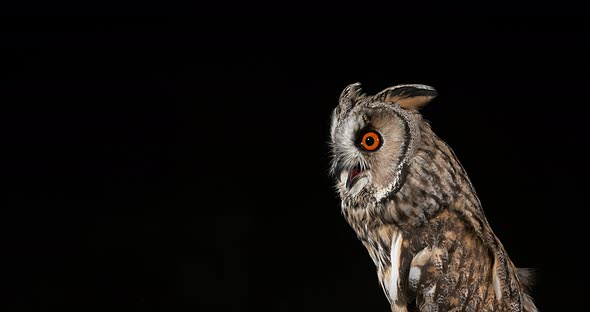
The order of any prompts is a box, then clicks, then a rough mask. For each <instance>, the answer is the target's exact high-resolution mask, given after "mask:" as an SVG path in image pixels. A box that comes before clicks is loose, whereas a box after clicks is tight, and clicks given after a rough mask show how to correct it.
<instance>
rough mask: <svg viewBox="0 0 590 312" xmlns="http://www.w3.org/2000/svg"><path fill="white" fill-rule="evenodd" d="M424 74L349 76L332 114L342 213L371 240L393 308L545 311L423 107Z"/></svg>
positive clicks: (428, 95) (427, 97)
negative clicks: (379, 82) (368, 81)
mask: <svg viewBox="0 0 590 312" xmlns="http://www.w3.org/2000/svg"><path fill="white" fill-rule="evenodd" d="M436 96H437V92H436V90H435V89H434V88H432V87H430V86H426V85H420V84H406V85H397V86H393V87H390V88H387V89H385V90H383V91H381V92H379V93H377V94H375V95H366V94H363V93H362V92H361V88H360V84H359V83H355V84H351V85H349V86H347V87H346V88H345V89H344V91H343V92H342V94H341V96H340V101H339V105H338V106H337V107H336V108H335V109H334V111H333V115H332V124H331V130H330V135H331V142H330V145H331V153H332V155H331V156H332V158H331V173H332V175H333V176H334V179H335V182H336V189H337V192H338V194H339V196H340V199H341V201H342V204H341V205H342V207H341V208H342V214H343V215H344V218H345V219H346V221H347V222H348V223H349V224H350V226H351V227H352V228H353V229H354V231H355V232H356V234H357V236H358V238H359V239H360V241H361V242H362V243H363V245H364V246H365V247H366V248H367V250H368V252H369V255H370V256H371V258H372V260H373V262H374V263H375V265H376V268H377V275H378V281H379V283H380V284H381V286H382V288H383V291H384V292H385V296H386V297H387V299H388V300H389V303H390V304H391V310H392V311H537V308H536V307H535V304H534V303H533V300H532V298H531V296H530V295H529V293H528V287H529V279H528V275H527V274H526V271H525V270H523V269H519V268H517V267H516V266H515V265H514V264H513V262H512V260H511V259H510V257H509V256H508V254H507V252H506V250H505V249H504V247H503V246H502V243H501V242H500V240H499V239H498V238H497V236H496V235H495V234H494V232H493V231H492V229H491V227H490V225H489V224H488V221H487V220H486V217H485V215H484V211H483V209H482V206H481V203H480V201H479V199H478V197H477V195H476V192H475V190H474V188H473V186H472V184H471V182H470V180H469V177H468V176H467V174H466V172H465V170H464V168H463V167H462V166H461V163H460V162H459V161H458V160H457V158H456V156H455V154H454V153H453V151H452V150H451V148H450V147H449V146H448V145H447V144H446V143H445V142H443V141H442V140H441V139H440V138H438V137H437V135H436V134H435V133H434V132H433V131H432V129H431V126H430V124H429V122H428V121H426V120H424V119H423V118H422V115H421V114H420V112H419V109H420V108H421V107H423V106H424V105H426V104H427V103H428V102H430V101H431V100H432V99H433V98H434V97H436Z"/></svg>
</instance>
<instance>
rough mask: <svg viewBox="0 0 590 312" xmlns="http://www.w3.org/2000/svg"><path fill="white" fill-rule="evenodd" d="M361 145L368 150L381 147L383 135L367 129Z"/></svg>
mask: <svg viewBox="0 0 590 312" xmlns="http://www.w3.org/2000/svg"><path fill="white" fill-rule="evenodd" d="M360 143H361V147H362V148H364V149H365V150H367V151H375V150H377V149H378V148H379V147H381V135H379V133H377V132H376V131H367V132H365V134H363V136H362V137H361V142H360Z"/></svg>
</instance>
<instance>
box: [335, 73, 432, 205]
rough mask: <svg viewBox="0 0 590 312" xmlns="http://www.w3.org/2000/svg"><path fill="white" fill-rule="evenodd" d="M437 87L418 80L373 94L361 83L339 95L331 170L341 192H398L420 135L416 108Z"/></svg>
mask: <svg viewBox="0 0 590 312" xmlns="http://www.w3.org/2000/svg"><path fill="white" fill-rule="evenodd" d="M436 95H437V92H436V90H435V89H434V88H432V87H430V86H426V85H420V84H404V85H396V86H393V87H389V88H387V89H385V90H383V91H381V92H379V93H377V94H375V95H372V96H370V95H366V94H363V93H362V92H361V88H360V84H359V83H355V84H351V85H349V86H347V87H346V88H345V89H344V90H343V91H342V94H341V95H340V100H339V104H338V106H337V107H336V108H335V109H334V111H333V115H332V123H331V130H330V136H331V144H330V145H331V148H332V161H331V173H332V175H333V176H334V178H335V180H336V187H337V190H338V192H339V193H340V197H341V198H343V199H345V198H354V197H356V196H361V194H362V195H364V196H363V197H366V196H370V197H372V199H374V200H380V199H382V198H386V197H387V196H390V195H392V194H393V193H395V192H397V191H398V190H399V188H400V187H401V185H402V183H403V179H404V178H405V174H406V170H407V166H408V164H409V162H410V160H411V159H412V156H413V155H414V153H415V150H416V146H417V144H419V141H420V124H421V123H422V117H421V115H420V114H419V113H418V110H419V109H420V108H421V107H423V106H424V105H426V104H427V103H428V102H430V101H431V100H432V99H433V98H434V97H435V96H436Z"/></svg>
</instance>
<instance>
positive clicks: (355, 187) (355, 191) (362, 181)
mask: <svg viewBox="0 0 590 312" xmlns="http://www.w3.org/2000/svg"><path fill="white" fill-rule="evenodd" d="M367 182H369V179H368V178H367V177H362V178H360V179H359V180H358V181H356V183H355V184H354V185H353V186H352V188H351V189H350V192H349V194H350V196H356V194H358V193H359V192H360V191H361V190H362V189H363V188H364V187H365V185H367Z"/></svg>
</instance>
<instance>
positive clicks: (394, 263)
mask: <svg viewBox="0 0 590 312" xmlns="http://www.w3.org/2000/svg"><path fill="white" fill-rule="evenodd" d="M402 241H403V239H402V234H401V233H400V232H397V234H396V236H395V239H394V240H393V244H392V245H391V277H390V279H389V296H390V298H391V302H393V303H395V302H397V286H398V284H399V266H400V255H401V251H402Z"/></svg>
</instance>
